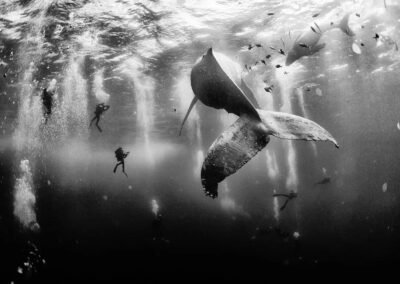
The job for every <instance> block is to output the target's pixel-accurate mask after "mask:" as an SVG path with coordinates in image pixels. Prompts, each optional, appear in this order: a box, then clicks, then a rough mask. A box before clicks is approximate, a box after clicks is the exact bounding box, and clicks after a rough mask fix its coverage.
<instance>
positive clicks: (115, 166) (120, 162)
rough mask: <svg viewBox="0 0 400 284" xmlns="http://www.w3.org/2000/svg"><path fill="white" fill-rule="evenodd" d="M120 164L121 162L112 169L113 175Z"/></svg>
mask: <svg viewBox="0 0 400 284" xmlns="http://www.w3.org/2000/svg"><path fill="white" fill-rule="evenodd" d="M121 164H122V162H119V163H117V164H116V165H115V167H114V173H115V172H116V170H117V168H118V166H119V165H121Z"/></svg>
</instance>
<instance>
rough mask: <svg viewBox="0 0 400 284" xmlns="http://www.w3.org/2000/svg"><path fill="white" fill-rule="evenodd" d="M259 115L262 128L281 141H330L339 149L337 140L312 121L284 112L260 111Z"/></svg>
mask: <svg viewBox="0 0 400 284" xmlns="http://www.w3.org/2000/svg"><path fill="white" fill-rule="evenodd" d="M258 113H259V115H260V117H261V121H262V127H265V128H266V129H267V130H266V131H268V133H269V134H270V135H273V136H275V137H278V138H281V139H291V140H306V141H330V142H332V143H333V144H335V146H336V147H337V148H339V145H338V143H337V142H336V140H335V138H333V136H332V135H331V134H330V133H329V132H328V131H327V130H325V129H324V128H323V127H322V126H320V125H319V124H317V123H315V122H314V121H312V120H309V119H307V118H304V117H300V116H297V115H293V114H290V113H284V112H274V111H266V110H258Z"/></svg>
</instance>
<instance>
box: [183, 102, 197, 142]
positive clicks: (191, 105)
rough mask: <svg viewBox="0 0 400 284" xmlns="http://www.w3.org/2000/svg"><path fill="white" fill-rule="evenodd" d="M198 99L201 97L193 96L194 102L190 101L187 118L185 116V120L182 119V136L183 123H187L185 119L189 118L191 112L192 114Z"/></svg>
mask: <svg viewBox="0 0 400 284" xmlns="http://www.w3.org/2000/svg"><path fill="white" fill-rule="evenodd" d="M198 99H199V98H198V97H196V96H195V97H194V98H193V100H192V102H191V103H190V106H189V109H188V111H187V112H186V115H185V118H184V119H183V121H182V124H181V128H180V129H179V136H181V133H182V129H183V125H184V124H185V121H186V119H187V118H188V116H189V114H190V111H191V110H192V108H193V107H194V105H195V104H196V102H197V101H198Z"/></svg>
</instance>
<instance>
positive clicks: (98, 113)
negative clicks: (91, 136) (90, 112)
mask: <svg viewBox="0 0 400 284" xmlns="http://www.w3.org/2000/svg"><path fill="white" fill-rule="evenodd" d="M109 108H110V106H108V105H105V104H104V103H100V104H97V105H96V110H95V111H94V117H93V118H92V120H91V121H90V125H89V127H91V126H92V123H93V121H95V120H96V126H97V129H99V131H100V132H102V130H101V128H100V126H99V122H100V116H101V115H102V114H103V112H105V111H106V110H108V109H109Z"/></svg>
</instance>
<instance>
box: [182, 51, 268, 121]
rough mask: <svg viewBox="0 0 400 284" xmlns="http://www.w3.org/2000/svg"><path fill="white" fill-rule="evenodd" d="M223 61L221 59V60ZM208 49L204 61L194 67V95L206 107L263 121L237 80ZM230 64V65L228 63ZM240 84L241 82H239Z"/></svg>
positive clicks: (191, 77) (192, 80) (192, 77)
mask: <svg viewBox="0 0 400 284" xmlns="http://www.w3.org/2000/svg"><path fill="white" fill-rule="evenodd" d="M220 60H221V58H220ZM222 60H223V61H224V62H222V63H223V64H220V62H219V61H218V60H217V58H216V57H215V56H214V54H213V51H212V49H211V48H210V49H208V51H207V53H206V54H205V55H204V56H203V57H202V59H201V60H200V61H199V62H198V63H197V64H196V65H195V66H194V67H193V69H192V72H191V73H190V80H191V85H192V89H193V92H194V94H195V95H196V97H198V98H199V100H200V101H201V102H202V103H204V104H205V105H206V106H209V107H213V108H216V109H221V108H223V109H225V110H226V111H227V112H228V113H234V114H236V115H237V116H243V115H248V116H252V117H253V118H254V119H256V120H258V121H261V119H260V117H259V116H258V113H257V111H256V108H255V107H254V105H253V104H252V103H251V101H250V100H249V98H248V97H247V96H246V95H245V94H244V93H243V91H242V90H241V89H240V87H239V86H238V85H237V84H236V82H235V80H233V78H231V77H230V76H229V72H228V73H227V72H225V70H224V69H223V66H224V65H225V63H227V62H225V60H224V58H222ZM228 64H229V63H228ZM237 82H238V84H240V81H239V80H238V81H237Z"/></svg>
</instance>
